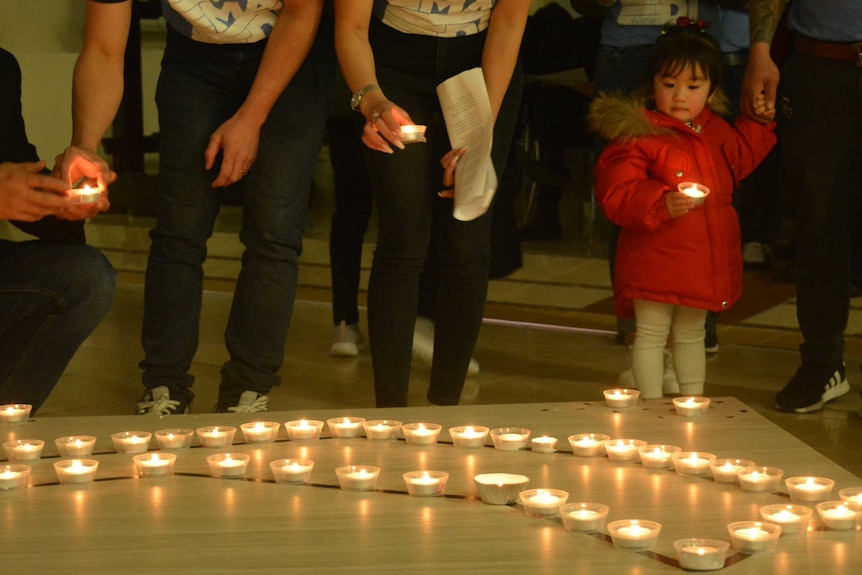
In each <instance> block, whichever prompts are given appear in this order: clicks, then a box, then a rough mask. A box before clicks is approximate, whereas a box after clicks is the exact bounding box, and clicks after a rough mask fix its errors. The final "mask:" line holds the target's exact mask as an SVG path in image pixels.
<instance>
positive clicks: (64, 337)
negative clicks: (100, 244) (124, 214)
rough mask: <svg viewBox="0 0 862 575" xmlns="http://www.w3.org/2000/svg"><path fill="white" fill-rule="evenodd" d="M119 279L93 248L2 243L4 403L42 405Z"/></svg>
mask: <svg viewBox="0 0 862 575" xmlns="http://www.w3.org/2000/svg"><path fill="white" fill-rule="evenodd" d="M115 276H116V273H115V272H114V269H113V268H112V267H111V264H110V263H108V260H107V259H106V258H105V256H103V255H102V253H101V252H99V251H98V250H96V249H94V248H91V247H89V246H84V245H68V244H51V243H46V242H41V241H31V242H21V243H14V242H5V241H4V242H0V403H29V404H31V405H32V406H33V411H32V413H35V412H36V411H37V410H38V409H39V407H40V406H41V405H42V403H44V401H45V400H46V399H47V397H48V395H49V394H50V393H51V390H52V389H54V386H55V385H56V384H57V380H58V379H59V377H60V375H62V373H63V371H64V370H65V369H66V365H67V364H68V363H69V360H71V359H72V356H74V355H75V352H76V351H77V349H78V347H79V346H80V345H81V343H82V342H83V341H84V340H85V339H86V338H87V336H89V335H90V333H91V332H92V331H93V329H94V328H95V327H96V325H97V324H98V323H99V321H101V319H102V317H104V315H105V313H107V311H108V309H110V307H111V302H112V301H113V297H114V285H115Z"/></svg>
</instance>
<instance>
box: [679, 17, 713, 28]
mask: <svg viewBox="0 0 862 575" xmlns="http://www.w3.org/2000/svg"><path fill="white" fill-rule="evenodd" d="M676 25H677V26H680V27H686V26H691V27H692V28H696V29H697V30H700V31H703V29H704V28H706V22H704V21H703V20H692V19H691V18H689V17H688V16H680V17H679V18H677V19H676Z"/></svg>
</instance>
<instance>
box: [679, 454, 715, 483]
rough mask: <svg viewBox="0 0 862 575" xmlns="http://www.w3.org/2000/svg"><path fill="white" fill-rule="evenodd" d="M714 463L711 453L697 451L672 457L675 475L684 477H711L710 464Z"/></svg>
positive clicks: (713, 456)
mask: <svg viewBox="0 0 862 575" xmlns="http://www.w3.org/2000/svg"><path fill="white" fill-rule="evenodd" d="M713 461H715V455H713V454H712V453H702V452H698V451H689V452H680V453H676V454H674V456H673V468H674V471H676V474H677V475H681V476H684V477H703V476H706V475H711V474H712V470H711V469H710V464H711V463H712V462H713Z"/></svg>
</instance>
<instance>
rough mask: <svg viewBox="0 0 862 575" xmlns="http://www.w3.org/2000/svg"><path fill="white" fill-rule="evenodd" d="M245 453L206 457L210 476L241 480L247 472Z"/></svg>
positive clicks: (217, 454)
mask: <svg viewBox="0 0 862 575" xmlns="http://www.w3.org/2000/svg"><path fill="white" fill-rule="evenodd" d="M249 459H250V458H249V456H248V454H246V453H214V454H213V455H209V456H207V465H209V469H210V475H211V476H213V477H218V478H221V479H242V478H244V477H245V474H246V471H247V470H248V460H249Z"/></svg>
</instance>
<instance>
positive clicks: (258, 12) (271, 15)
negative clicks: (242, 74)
mask: <svg viewBox="0 0 862 575" xmlns="http://www.w3.org/2000/svg"><path fill="white" fill-rule="evenodd" d="M168 4H169V7H170V9H171V10H173V11H174V12H175V13H177V14H178V15H180V16H181V17H182V18H183V19H184V20H185V21H186V22H188V23H189V24H190V25H191V38H192V39H193V40H197V41H198V42H206V43H209V44H244V43H251V42H258V41H260V40H263V39H265V38H267V37H268V36H269V34H270V33H271V32H272V28H273V26H274V25H275V21H276V19H277V18H278V14H279V12H280V11H281V8H282V6H283V5H284V2H283V1H282V0H168ZM166 18H167V19H168V21H170V20H171V18H170V15H168V14H166Z"/></svg>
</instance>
